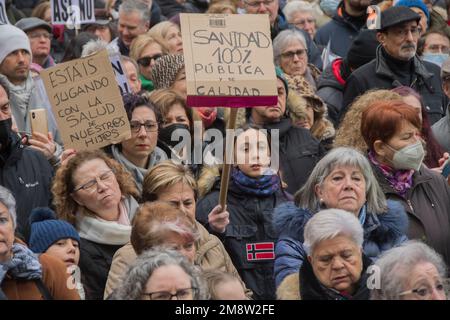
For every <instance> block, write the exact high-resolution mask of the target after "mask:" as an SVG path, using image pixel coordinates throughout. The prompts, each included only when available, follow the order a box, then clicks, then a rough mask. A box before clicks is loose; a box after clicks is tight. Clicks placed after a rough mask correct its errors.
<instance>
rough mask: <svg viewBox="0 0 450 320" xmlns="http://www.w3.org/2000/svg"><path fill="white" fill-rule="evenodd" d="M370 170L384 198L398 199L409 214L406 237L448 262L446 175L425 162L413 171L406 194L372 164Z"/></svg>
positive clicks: (449, 235) (449, 202) (449, 232)
mask: <svg viewBox="0 0 450 320" xmlns="http://www.w3.org/2000/svg"><path fill="white" fill-rule="evenodd" d="M372 169H373V173H374V175H375V178H376V179H377V180H378V183H379V184H380V187H381V189H382V190H383V192H384V194H385V195H386V198H387V199H392V200H397V201H400V202H401V203H402V204H403V206H404V208H405V210H406V213H407V215H408V220H409V228H408V232H407V235H408V238H409V239H417V240H421V241H424V242H425V243H426V244H428V245H429V246H430V247H432V248H433V249H434V250H436V251H437V252H438V253H439V254H441V255H442V256H443V258H444V261H445V262H446V264H447V266H450V187H449V186H448V184H447V181H446V180H445V178H444V177H443V176H442V175H440V174H439V173H436V172H434V171H432V170H430V169H428V168H426V167H425V166H423V165H422V166H421V167H420V169H419V171H416V172H415V173H414V175H413V178H412V181H413V185H412V186H411V188H410V189H409V190H408V192H407V193H406V196H405V198H404V197H402V196H400V195H399V194H398V192H396V191H395V190H394V189H393V188H392V187H391V186H390V185H389V183H388V182H387V180H386V179H385V178H384V176H383V174H382V173H381V171H380V169H378V167H376V166H374V165H373V164H372Z"/></svg>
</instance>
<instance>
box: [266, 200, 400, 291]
mask: <svg viewBox="0 0 450 320" xmlns="http://www.w3.org/2000/svg"><path fill="white" fill-rule="evenodd" d="M312 216H313V214H312V213H311V212H310V211H308V210H305V209H301V208H299V207H297V206H296V205H295V204H294V203H292V202H288V203H285V204H282V205H281V206H279V207H277V208H276V209H275V214H274V217H275V218H274V227H275V230H276V231H277V232H278V234H279V237H278V241H277V244H276V246H275V265H274V273H275V283H276V286H277V287H278V286H279V285H280V284H281V282H282V281H283V279H284V278H285V277H286V276H287V275H289V274H291V273H295V272H298V271H299V269H300V267H301V265H302V263H303V261H304V259H305V258H306V252H305V250H304V248H303V241H304V239H303V231H304V228H305V225H306V223H307V222H308V221H309V219H310V218H311V217H312ZM363 228H364V244H363V251H364V254H365V255H366V256H367V257H368V258H371V259H372V260H373V259H374V258H376V257H378V255H380V254H381V253H382V252H384V251H386V250H389V249H390V248H392V247H394V246H396V245H398V244H400V243H402V242H404V241H406V240H407V237H406V235H405V234H406V232H407V231H408V217H407V215H406V212H405V209H404V207H403V206H402V204H401V203H400V202H397V201H390V200H388V210H387V212H386V213H383V214H373V213H369V212H367V213H366V219H365V221H364V225H363Z"/></svg>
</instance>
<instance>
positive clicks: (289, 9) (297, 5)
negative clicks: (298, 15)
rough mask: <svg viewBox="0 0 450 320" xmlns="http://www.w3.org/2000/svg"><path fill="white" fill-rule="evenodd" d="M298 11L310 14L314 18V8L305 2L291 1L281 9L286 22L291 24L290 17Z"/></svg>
mask: <svg viewBox="0 0 450 320" xmlns="http://www.w3.org/2000/svg"><path fill="white" fill-rule="evenodd" d="M298 11H300V12H305V13H310V14H311V15H313V16H314V8H313V6H312V4H311V3H309V2H306V1H291V2H288V3H287V4H286V5H285V6H284V8H283V13H284V15H285V16H286V19H287V21H288V22H291V18H292V15H293V14H294V13H295V12H298Z"/></svg>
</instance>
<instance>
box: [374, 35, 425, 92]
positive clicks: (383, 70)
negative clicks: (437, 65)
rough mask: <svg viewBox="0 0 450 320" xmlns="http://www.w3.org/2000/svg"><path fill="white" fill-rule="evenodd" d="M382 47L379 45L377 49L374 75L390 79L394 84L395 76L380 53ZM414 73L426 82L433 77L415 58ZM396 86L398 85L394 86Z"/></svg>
mask: <svg viewBox="0 0 450 320" xmlns="http://www.w3.org/2000/svg"><path fill="white" fill-rule="evenodd" d="M382 48H383V47H382V45H381V44H380V45H379V46H378V48H377V53H376V58H375V73H376V74H378V75H381V76H385V77H387V78H389V79H392V80H393V81H394V82H395V79H396V78H395V75H394V74H393V72H392V70H391V69H390V68H389V66H388V64H387V62H386V60H385V57H384V55H383V53H382ZM413 59H414V61H413V63H414V73H415V74H417V75H419V76H421V77H422V78H423V79H424V80H427V79H429V78H431V77H433V74H432V73H430V72H429V71H428V70H427V69H426V67H425V65H424V64H423V62H422V61H421V60H420V59H419V58H418V57H417V55H416V56H414V58H413ZM394 86H396V87H397V86H398V85H394Z"/></svg>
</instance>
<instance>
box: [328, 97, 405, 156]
mask: <svg viewBox="0 0 450 320" xmlns="http://www.w3.org/2000/svg"><path fill="white" fill-rule="evenodd" d="M401 99H402V97H401V96H400V95H399V94H398V93H395V92H392V91H390V90H384V89H383V90H370V91H367V92H366V93H364V94H363V95H361V96H359V97H358V98H356V99H355V100H354V102H353V103H352V104H351V105H350V107H349V108H348V111H347V112H346V113H345V116H344V118H343V119H342V121H341V124H340V126H339V128H338V130H337V132H336V139H335V141H334V144H333V147H334V148H336V147H352V148H355V149H357V150H359V151H360V152H362V153H366V152H367V144H366V142H365V141H364V138H363V137H362V135H361V131H360V130H359V128H361V117H362V113H363V111H364V110H365V109H366V108H367V107H368V106H369V105H370V104H372V103H373V102H375V101H379V100H384V101H388V100H398V101H401Z"/></svg>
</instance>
